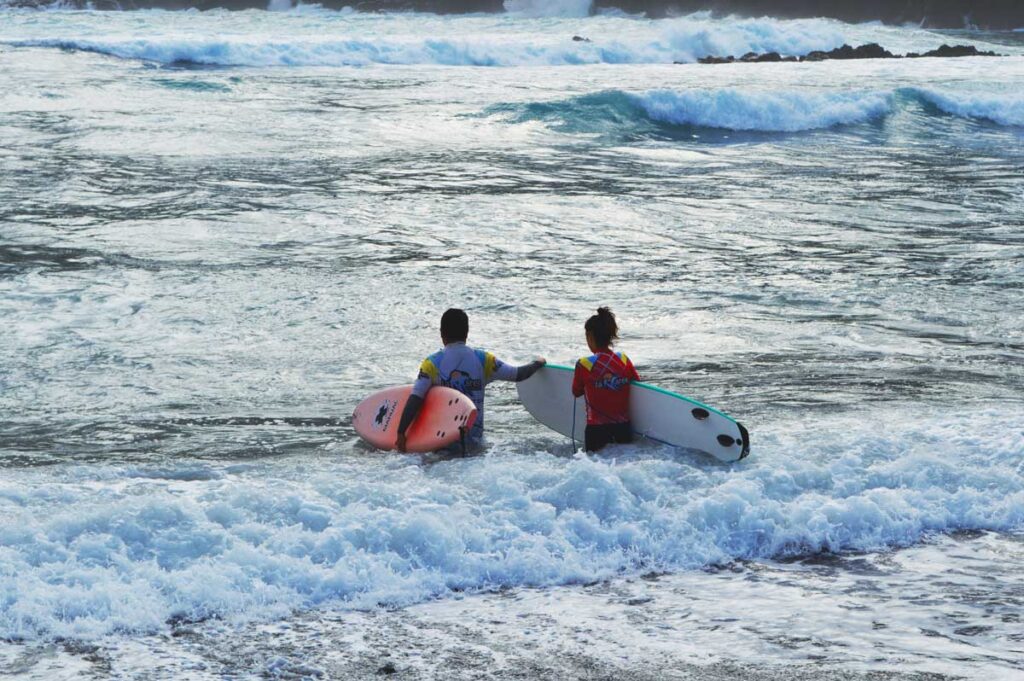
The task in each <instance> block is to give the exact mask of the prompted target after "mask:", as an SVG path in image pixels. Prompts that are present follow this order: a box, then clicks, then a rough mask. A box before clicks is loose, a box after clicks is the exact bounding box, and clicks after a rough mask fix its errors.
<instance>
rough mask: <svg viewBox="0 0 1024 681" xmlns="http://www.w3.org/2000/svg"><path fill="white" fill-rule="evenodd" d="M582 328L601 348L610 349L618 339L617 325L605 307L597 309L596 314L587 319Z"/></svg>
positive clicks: (610, 312)
mask: <svg viewBox="0 0 1024 681" xmlns="http://www.w3.org/2000/svg"><path fill="white" fill-rule="evenodd" d="M583 328H584V329H585V330H586V332H587V333H589V334H590V335H591V336H592V337H593V338H594V343H596V344H597V346H598V347H601V348H610V347H611V346H612V344H613V343H615V341H617V340H618V339H619V325H618V323H617V322H616V321H615V315H614V314H613V313H612V311H611V310H609V309H608V308H607V307H599V308H597V314H596V315H594V316H592V317H591V318H590V319H588V320H587V323H586V324H584V325H583Z"/></svg>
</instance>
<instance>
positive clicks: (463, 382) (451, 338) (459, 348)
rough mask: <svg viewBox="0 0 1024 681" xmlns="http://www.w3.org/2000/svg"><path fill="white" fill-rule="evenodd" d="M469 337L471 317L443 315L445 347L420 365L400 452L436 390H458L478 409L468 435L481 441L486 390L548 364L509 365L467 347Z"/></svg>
mask: <svg viewBox="0 0 1024 681" xmlns="http://www.w3.org/2000/svg"><path fill="white" fill-rule="evenodd" d="M468 337H469V316H468V315H466V313H465V312H463V311H462V310H459V309H456V308H452V309H449V310H446V311H445V313H444V314H443V315H441V342H442V343H444V347H443V348H442V349H440V350H438V351H437V352H435V353H434V354H432V355H431V356H430V357H427V358H426V359H425V360H423V363H422V364H420V373H419V376H417V378H416V382H415V383H414V384H413V388H412V394H411V395H410V396H409V401H408V402H407V403H406V405H405V410H404V411H403V412H402V418H401V419H400V420H399V422H398V441H397V443H396V444H397V448H398V451H400V452H404V451H405V436H406V431H408V429H409V426H411V425H412V424H413V422H414V421H415V420H416V417H417V416H418V415H419V413H420V409H421V408H422V407H423V400H424V398H425V397H426V395H427V391H428V390H430V388H431V387H432V386H435V385H443V386H447V387H449V388H454V389H455V390H458V391H459V392H460V393H462V394H463V395H465V396H467V397H468V398H469V399H471V400H473V404H475V405H476V409H477V417H476V422H475V423H474V424H473V428H472V430H470V432H469V433H468V434H467V437H468V438H469V439H470V440H471V441H478V440H479V439H480V438H481V437H482V436H483V433H484V386H486V385H487V384H488V383H490V382H491V381H513V382H516V383H518V382H519V381H525V380H526V379H528V378H529V377H530V376H533V374H534V373H536V371H537V370H538V369H540V368H541V367H542V366H544V365H545V364H546V363H547V362H546V361H545V360H544V359H537V360H535V361H533V362H530V363H529V364H524V365H523V366H519V367H517V366H512V365H510V364H505V363H504V362H502V361H501V360H500V359H498V358H497V357H495V356H494V355H492V354H491V353H489V352H485V351H483V350H475V349H473V348H470V347H469V346H467V345H466V338H468Z"/></svg>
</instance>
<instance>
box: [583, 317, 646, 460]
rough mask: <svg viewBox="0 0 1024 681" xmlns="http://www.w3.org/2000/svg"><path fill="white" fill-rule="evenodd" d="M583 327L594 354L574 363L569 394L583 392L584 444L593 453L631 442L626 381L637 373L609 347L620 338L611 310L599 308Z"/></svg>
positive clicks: (638, 378) (625, 358) (630, 363)
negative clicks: (585, 421) (585, 407)
mask: <svg viewBox="0 0 1024 681" xmlns="http://www.w3.org/2000/svg"><path fill="white" fill-rule="evenodd" d="M583 328H584V330H585V331H586V332H587V345H588V346H590V351H591V352H592V353H593V354H592V355H590V356H589V357H583V358H581V359H580V360H579V361H578V362H576V372H575V373H574V374H573V377H572V394H573V395H575V396H576V397H580V396H581V395H586V400H587V429H586V431H585V435H584V438H583V439H584V446H585V447H586V449H587V451H588V452H596V451H597V450H599V449H602V448H603V447H604V446H605V445H607V444H609V443H612V442H617V443H625V442H632V441H633V426H632V424H631V423H630V422H629V382H630V381H639V380H640V376H639V375H638V374H637V372H636V369H635V368H634V367H633V363H632V362H631V361H630V360H629V357H626V353H624V352H613V351H612V349H611V348H612V345H614V343H615V341H616V340H618V338H619V325H618V323H617V322H616V321H615V315H614V314H612V311H611V310H609V309H608V308H607V307H599V308H598V309H597V314H596V315H593V316H592V317H591V318H590V319H588V320H587V323H586V324H584V326H583Z"/></svg>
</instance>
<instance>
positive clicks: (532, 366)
mask: <svg viewBox="0 0 1024 681" xmlns="http://www.w3.org/2000/svg"><path fill="white" fill-rule="evenodd" d="M547 363H548V361H547V360H546V359H544V358H543V357H540V358H538V359H535V360H533V361H532V362H530V363H529V364H524V365H523V366H521V367H516V378H515V381H516V383H518V382H519V381H525V380H526V379H528V378H529V377H530V376H533V375H534V374H535V373H537V372H538V371H539V370H540V368H541V367H542V366H544V365H545V364H547Z"/></svg>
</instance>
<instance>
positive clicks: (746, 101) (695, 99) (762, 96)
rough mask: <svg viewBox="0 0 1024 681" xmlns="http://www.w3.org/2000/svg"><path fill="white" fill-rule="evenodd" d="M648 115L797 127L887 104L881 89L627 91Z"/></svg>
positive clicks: (707, 124)
mask: <svg viewBox="0 0 1024 681" xmlns="http://www.w3.org/2000/svg"><path fill="white" fill-rule="evenodd" d="M633 97H634V98H635V100H636V102H637V103H638V104H639V105H640V107H641V108H642V109H643V110H644V112H645V113H646V114H647V116H649V117H650V118H651V119H652V120H655V121H659V122H663V123H671V124H674V125H693V126H698V127H704V128H725V129H727V130H758V131H764V132H798V131H802V130H814V129H819V128H830V127H832V126H834V125H842V124H851V123H862V122H864V121H868V120H871V119H874V118H880V117H882V116H884V115H885V114H887V113H889V111H890V110H891V108H892V99H891V96H890V95H888V94H886V93H881V92H830V93H813V92H796V91H790V92H750V91H743V90H735V89H721V90H684V91H679V92H677V91H673V90H652V91H650V92H647V93H644V94H641V95H633Z"/></svg>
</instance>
